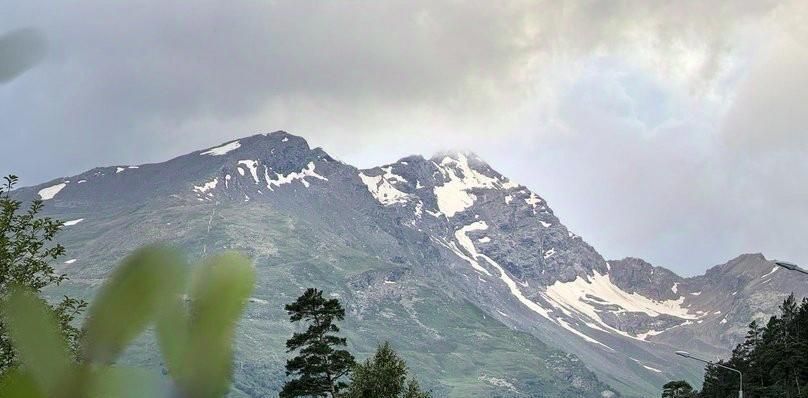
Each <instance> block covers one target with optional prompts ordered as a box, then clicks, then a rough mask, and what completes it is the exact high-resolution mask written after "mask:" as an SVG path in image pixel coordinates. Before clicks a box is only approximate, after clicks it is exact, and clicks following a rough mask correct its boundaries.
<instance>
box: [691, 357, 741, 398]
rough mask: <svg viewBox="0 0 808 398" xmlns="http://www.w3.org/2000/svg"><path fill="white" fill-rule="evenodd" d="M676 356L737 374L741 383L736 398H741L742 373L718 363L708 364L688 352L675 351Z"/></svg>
mask: <svg viewBox="0 0 808 398" xmlns="http://www.w3.org/2000/svg"><path fill="white" fill-rule="evenodd" d="M676 355H679V356H681V357H685V358H690V359H695V360H697V361H699V362H704V363H706V364H708V365H713V366H718V367H719V368H724V369H727V370H731V371H733V372H735V373H737V374H738V378H739V379H740V383H741V384H740V386H739V387H738V398H743V373H741V371H740V370H738V369H735V368H730V367H729V366H724V365H721V364H720V363H715V362H710V361H708V360H706V359H701V358H698V357H694V356H693V355H691V354H690V353H689V352H686V351H676Z"/></svg>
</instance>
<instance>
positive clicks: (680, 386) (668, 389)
mask: <svg viewBox="0 0 808 398" xmlns="http://www.w3.org/2000/svg"><path fill="white" fill-rule="evenodd" d="M695 397H696V392H695V391H693V387H692V386H691V385H690V383H688V382H686V381H684V380H676V381H669V382H667V383H665V385H664V386H662V398H695Z"/></svg>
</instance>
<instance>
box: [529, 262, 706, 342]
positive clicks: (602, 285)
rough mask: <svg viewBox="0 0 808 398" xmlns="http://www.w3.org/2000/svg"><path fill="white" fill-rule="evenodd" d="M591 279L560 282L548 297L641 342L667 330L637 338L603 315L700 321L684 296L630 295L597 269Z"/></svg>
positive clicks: (547, 294) (582, 278) (549, 292)
mask: <svg viewBox="0 0 808 398" xmlns="http://www.w3.org/2000/svg"><path fill="white" fill-rule="evenodd" d="M593 272H594V275H593V276H592V277H591V278H590V277H588V276H587V277H580V276H579V277H576V278H575V280H573V281H572V282H561V281H557V282H555V283H554V284H552V285H550V286H548V287H547V290H546V291H545V294H546V296H547V298H548V300H549V301H550V303H551V304H552V305H554V306H559V307H561V308H564V309H566V310H567V311H571V312H575V313H578V314H580V315H582V316H585V317H587V318H589V319H591V320H593V321H594V322H595V323H597V324H599V325H600V326H602V327H604V328H606V329H609V330H611V331H613V332H615V333H618V334H621V335H623V336H626V337H630V338H633V339H638V340H646V339H647V338H648V337H650V336H653V335H656V334H659V333H662V332H663V331H664V330H660V331H656V330H651V331H647V332H645V333H641V334H638V335H637V336H634V335H632V334H630V333H627V332H625V331H623V330H619V329H617V328H615V327H613V326H611V325H609V324H607V323H606V320H605V319H604V318H603V317H602V316H601V315H602V314H603V313H604V312H606V311H608V312H611V313H613V314H621V313H644V314H646V315H648V316H651V317H658V316H660V315H663V314H664V315H670V316H674V317H677V318H681V319H682V320H689V319H697V318H700V317H701V316H700V315H698V314H697V315H694V314H691V313H690V310H689V309H688V308H686V307H684V306H683V303H684V300H685V299H684V297H680V298H679V299H677V300H664V301H658V300H653V299H650V298H648V297H645V296H643V295H641V294H638V293H628V292H626V291H624V290H623V289H621V288H619V287H618V286H616V285H615V284H613V283H612V281H611V278H610V277H609V275H608V274H600V273H598V271H597V270H594V271H593ZM607 305H608V306H616V307H617V309H616V310H615V309H610V310H604V309H603V307H604V306H607Z"/></svg>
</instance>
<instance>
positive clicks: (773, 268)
mask: <svg viewBox="0 0 808 398" xmlns="http://www.w3.org/2000/svg"><path fill="white" fill-rule="evenodd" d="M778 269H780V267H779V266H777V265H775V266H774V267H772V270H771V271H769V273H768V274H766V275H763V276H761V277H760V279H763V278H765V277H767V276H769V275H771V274H773V273H775V272H777V270H778Z"/></svg>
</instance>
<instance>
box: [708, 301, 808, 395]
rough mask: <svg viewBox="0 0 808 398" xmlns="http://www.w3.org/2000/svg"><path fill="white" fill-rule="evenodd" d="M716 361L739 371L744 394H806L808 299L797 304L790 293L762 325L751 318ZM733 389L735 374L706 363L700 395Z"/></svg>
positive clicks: (735, 389) (727, 391)
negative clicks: (724, 357) (728, 354)
mask: <svg viewBox="0 0 808 398" xmlns="http://www.w3.org/2000/svg"><path fill="white" fill-rule="evenodd" d="M720 363H722V364H724V365H727V366H730V367H733V368H736V369H738V370H740V371H741V372H743V374H744V393H745V394H746V397H747V398H780V397H786V398H803V397H808V299H803V300H802V302H801V303H799V304H798V303H797V300H796V299H795V298H794V296H793V295H791V296H789V297H788V298H787V299H786V300H785V301H783V304H782V305H781V306H780V314H779V316H773V317H771V318H770V319H769V321H768V322H767V323H766V325H765V326H763V327H760V326H759V325H758V323H757V322H752V323H751V324H750V325H749V331H748V332H747V334H746V338H745V339H744V341H743V342H742V343H741V344H739V345H738V346H737V347H736V348H735V349H734V350H733V351H732V357H730V358H729V359H728V360H726V361H721V362H720ZM737 391H738V377H737V375H735V374H733V373H732V372H727V371H726V370H724V369H721V368H718V367H709V366H708V367H707V369H706V372H705V375H704V386H703V387H702V391H701V394H700V397H702V398H724V397H734V396H736V395H737Z"/></svg>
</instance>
